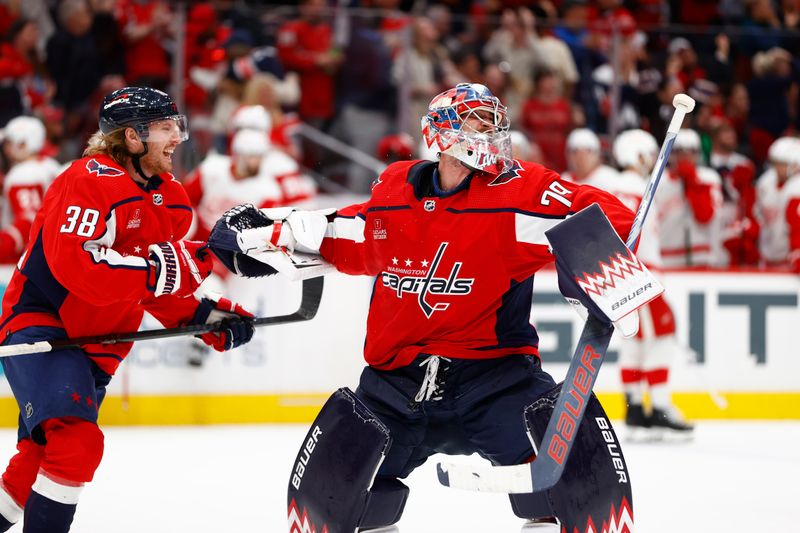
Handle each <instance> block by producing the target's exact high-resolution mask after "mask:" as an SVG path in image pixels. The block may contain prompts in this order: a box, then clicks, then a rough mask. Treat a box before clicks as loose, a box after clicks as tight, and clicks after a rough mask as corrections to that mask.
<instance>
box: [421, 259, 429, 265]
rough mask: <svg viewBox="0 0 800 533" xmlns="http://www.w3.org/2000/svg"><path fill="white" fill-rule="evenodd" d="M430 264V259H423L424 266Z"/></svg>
mask: <svg viewBox="0 0 800 533" xmlns="http://www.w3.org/2000/svg"><path fill="white" fill-rule="evenodd" d="M429 264H430V262H428V260H427V259H423V260H422V266H424V267H426V266H428V265H429Z"/></svg>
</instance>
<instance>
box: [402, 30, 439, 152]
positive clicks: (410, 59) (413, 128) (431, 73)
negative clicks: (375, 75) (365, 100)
mask: <svg viewBox="0 0 800 533" xmlns="http://www.w3.org/2000/svg"><path fill="white" fill-rule="evenodd" d="M438 39H439V34H438V32H437V30H436V27H435V26H434V25H433V23H432V22H431V21H429V20H427V19H425V18H422V17H417V18H416V19H414V25H413V32H412V43H411V47H410V48H409V50H408V53H405V52H400V54H399V55H398V56H397V58H396V59H395V62H394V72H393V76H394V79H395V80H396V82H397V83H398V84H400V83H403V84H405V85H406V86H407V88H408V91H409V93H410V94H409V110H408V115H410V116H413V117H418V116H423V115H424V114H425V113H427V112H428V102H430V101H431V99H432V98H433V97H434V96H436V95H437V94H438V93H440V92H441V91H442V87H443V84H444V81H445V71H446V69H447V66H446V63H447V62H449V61H448V58H447V55H446V52H445V51H444V49H443V48H441V47H440V46H439V45H438ZM405 122H406V123H405V124H401V125H400V126H401V128H402V129H403V130H404V131H405V132H406V133H408V134H409V135H411V136H412V137H413V139H414V144H419V142H420V141H421V140H422V134H421V133H420V129H419V124H414V123H413V121H409V120H406V121H405Z"/></svg>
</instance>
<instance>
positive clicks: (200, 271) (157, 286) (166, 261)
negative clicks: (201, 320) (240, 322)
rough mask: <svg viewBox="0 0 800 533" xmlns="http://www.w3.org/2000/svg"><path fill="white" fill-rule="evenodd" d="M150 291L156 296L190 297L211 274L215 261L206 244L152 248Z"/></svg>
mask: <svg viewBox="0 0 800 533" xmlns="http://www.w3.org/2000/svg"><path fill="white" fill-rule="evenodd" d="M148 251H149V252H150V266H151V267H152V268H151V269H150V272H149V276H148V282H147V284H148V289H150V290H151V291H153V294H155V295H156V296H164V295H165V294H172V295H175V296H189V295H191V294H193V293H194V291H195V290H197V288H198V287H199V286H200V284H201V283H203V280H204V279H206V278H207V277H208V275H209V274H211V269H212V267H213V259H212V257H211V254H210V253H208V246H207V245H206V243H205V242H202V241H174V242H160V243H158V244H151V245H150V246H149V248H148Z"/></svg>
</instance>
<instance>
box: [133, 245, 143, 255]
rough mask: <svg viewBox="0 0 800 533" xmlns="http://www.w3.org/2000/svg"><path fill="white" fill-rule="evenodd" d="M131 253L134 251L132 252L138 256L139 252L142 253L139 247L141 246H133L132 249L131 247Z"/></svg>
mask: <svg viewBox="0 0 800 533" xmlns="http://www.w3.org/2000/svg"><path fill="white" fill-rule="evenodd" d="M133 251H134V252H136V253H137V254H138V253H139V252H141V251H142V247H141V246H134V247H133Z"/></svg>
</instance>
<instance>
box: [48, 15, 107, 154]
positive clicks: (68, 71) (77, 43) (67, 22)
mask: <svg viewBox="0 0 800 533" xmlns="http://www.w3.org/2000/svg"><path fill="white" fill-rule="evenodd" d="M58 22H59V29H58V30H57V31H56V33H55V34H53V36H52V37H51V38H50V40H49V41H48V42H47V68H48V70H49V72H50V75H51V76H52V78H53V81H54V82H55V84H56V94H55V97H54V101H55V103H56V104H57V105H58V106H59V107H62V108H63V109H64V111H65V117H64V120H65V138H66V139H68V142H69V144H70V146H71V147H70V148H67V149H66V150H65V152H66V154H65V156H66V157H70V158H72V157H76V156H78V152H79V150H80V147H81V145H82V144H83V135H84V134H85V133H86V132H88V131H89V130H90V129H95V128H96V127H97V124H96V123H94V121H90V119H89V116H90V110H89V98H90V97H91V96H92V93H93V92H94V91H95V90H96V89H97V87H98V85H99V83H100V79H101V78H102V75H103V72H102V68H101V67H102V61H101V57H100V53H99V51H98V49H97V45H96V43H95V39H94V36H93V35H92V33H91V28H92V13H91V11H90V9H89V4H88V3H87V2H86V0H63V1H62V2H61V4H60V5H59V6H58Z"/></svg>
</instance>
